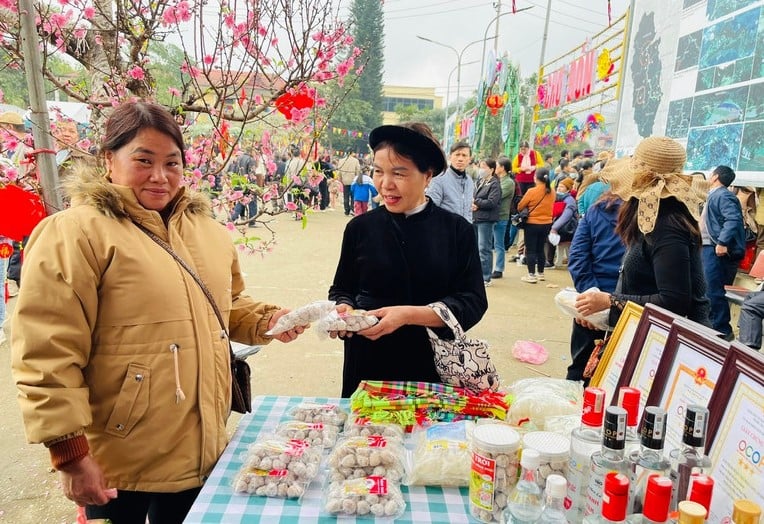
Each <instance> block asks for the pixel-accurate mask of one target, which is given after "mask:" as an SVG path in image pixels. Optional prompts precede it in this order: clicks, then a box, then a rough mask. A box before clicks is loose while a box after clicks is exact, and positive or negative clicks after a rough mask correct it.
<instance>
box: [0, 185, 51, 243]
mask: <svg viewBox="0 0 764 524" xmlns="http://www.w3.org/2000/svg"><path fill="white" fill-rule="evenodd" d="M43 218H45V206H44V205H43V203H42V199H41V198H40V196H39V195H37V194H36V193H32V192H31V191H25V190H24V189H22V188H20V187H19V186H16V185H12V184H9V185H7V186H4V187H0V236H4V237H8V238H10V239H11V240H16V241H19V242H20V241H22V240H23V239H24V237H25V236H28V235H29V234H30V233H31V232H32V230H33V229H34V227H35V226H36V225H37V224H39V223H40V221H41V220H42V219H43Z"/></svg>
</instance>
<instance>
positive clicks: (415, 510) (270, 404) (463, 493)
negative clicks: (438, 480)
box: [185, 396, 476, 524]
mask: <svg viewBox="0 0 764 524" xmlns="http://www.w3.org/2000/svg"><path fill="white" fill-rule="evenodd" d="M305 401H310V402H319V403H327V404H340V405H341V406H342V407H343V408H344V409H345V410H347V409H348V407H349V405H348V401H347V399H337V398H325V397H274V396H263V397H255V398H254V399H253V400H252V413H249V414H247V415H245V416H243V417H242V418H241V421H240V422H239V426H238V427H237V428H236V432H235V433H234V435H233V437H232V438H231V442H230V443H229V444H228V447H227V448H226V450H225V451H224V452H223V455H222V456H221V457H220V460H219V461H218V463H217V465H216V466H215V469H214V470H213V471H212V474H211V475H210V477H209V479H207V482H206V483H205V485H204V487H203V488H202V491H201V493H199V496H198V497H197V499H196V501H195V502H194V505H193V506H192V507H191V511H190V512H189V514H188V516H187V517H186V520H185V522H186V523H188V524H192V523H216V522H217V523H224V524H234V523H245V524H250V523H253V524H254V523H258V522H264V523H269V524H276V523H279V524H291V523H300V524H302V523H314V522H318V523H322V522H337V521H341V522H355V521H356V519H354V518H348V517H342V518H336V517H332V516H329V515H327V514H324V513H322V511H321V501H322V498H323V492H322V486H323V483H324V478H325V476H326V469H325V468H323V469H322V472H321V474H319V476H318V478H316V479H315V480H314V481H313V482H312V483H311V484H310V486H309V487H308V490H307V491H306V492H305V495H304V496H303V498H302V500H301V501H300V502H298V501H296V500H284V499H277V498H269V497H257V496H250V495H240V494H238V493H234V492H233V489H232V488H231V484H232V482H233V479H234V477H235V476H236V473H237V472H238V471H239V469H240V468H241V465H242V458H241V455H242V453H243V452H244V451H246V449H247V446H248V445H249V444H251V443H252V442H254V441H255V440H257V437H258V435H259V434H260V433H261V432H262V433H269V432H271V431H273V430H275V429H276V426H277V425H278V424H279V423H280V422H283V421H286V420H289V415H288V412H289V409H290V408H292V407H293V406H296V405H297V404H299V403H300V402H305ZM402 491H403V496H404V498H405V499H406V513H404V514H403V516H402V517H401V518H400V519H396V521H395V522H404V523H405V522H410V523H415V522H416V523H417V524H419V523H426V522H455V523H456V522H476V521H474V520H472V519H471V518H470V517H469V516H468V515H469V507H468V499H467V488H460V489H457V488H437V487H422V486H410V487H406V486H403V487H402ZM371 520H373V519H369V518H359V519H357V521H358V522H370V521H371ZM381 520H382V521H385V520H384V519H381ZM386 521H387V522H390V520H389V519H387V520H386Z"/></svg>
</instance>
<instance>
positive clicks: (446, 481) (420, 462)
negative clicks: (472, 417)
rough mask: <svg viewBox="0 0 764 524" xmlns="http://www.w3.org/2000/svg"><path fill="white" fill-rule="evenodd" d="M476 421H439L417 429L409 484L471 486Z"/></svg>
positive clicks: (410, 456) (410, 457)
mask: <svg viewBox="0 0 764 524" xmlns="http://www.w3.org/2000/svg"><path fill="white" fill-rule="evenodd" d="M474 427H475V423H474V422H472V421H469V420H462V421H459V422H443V423H436V424H433V425H431V426H429V427H427V428H423V429H421V430H419V431H416V432H415V433H414V435H413V437H414V440H415V441H416V448H415V449H414V450H413V451H410V452H408V453H407V461H406V477H405V484H406V485H410V486H411V485H413V486H452V487H456V486H469V483H470V465H471V462H472V452H471V451H470V439H471V438H472V430H473V429H474Z"/></svg>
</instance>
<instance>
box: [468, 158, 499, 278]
mask: <svg viewBox="0 0 764 524" xmlns="http://www.w3.org/2000/svg"><path fill="white" fill-rule="evenodd" d="M478 173H479V175H480V177H479V178H478V181H477V184H476V185H475V197H474V199H473V202H472V218H473V224H474V225H475V231H476V233H477V240H478V252H479V253H480V267H481V269H482V270H483V283H484V284H485V285H486V287H487V286H490V285H491V273H492V272H491V268H492V267H493V227H494V225H496V222H498V220H499V212H500V211H501V209H500V208H499V204H500V203H501V181H500V180H499V177H498V176H496V161H495V160H493V159H491V158H488V159H486V160H483V161H481V162H480V167H479V169H478Z"/></svg>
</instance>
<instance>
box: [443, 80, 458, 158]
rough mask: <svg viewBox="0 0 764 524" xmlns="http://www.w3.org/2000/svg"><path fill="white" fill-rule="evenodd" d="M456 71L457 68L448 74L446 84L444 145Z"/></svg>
mask: <svg viewBox="0 0 764 524" xmlns="http://www.w3.org/2000/svg"><path fill="white" fill-rule="evenodd" d="M454 71H456V67H454V68H453V69H452V70H451V72H450V73H448V83H447V84H446V107H444V113H445V114H446V116H445V117H444V118H443V144H445V143H446V134H447V133H448V99H449V97H450V95H451V75H453V74H454Z"/></svg>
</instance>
